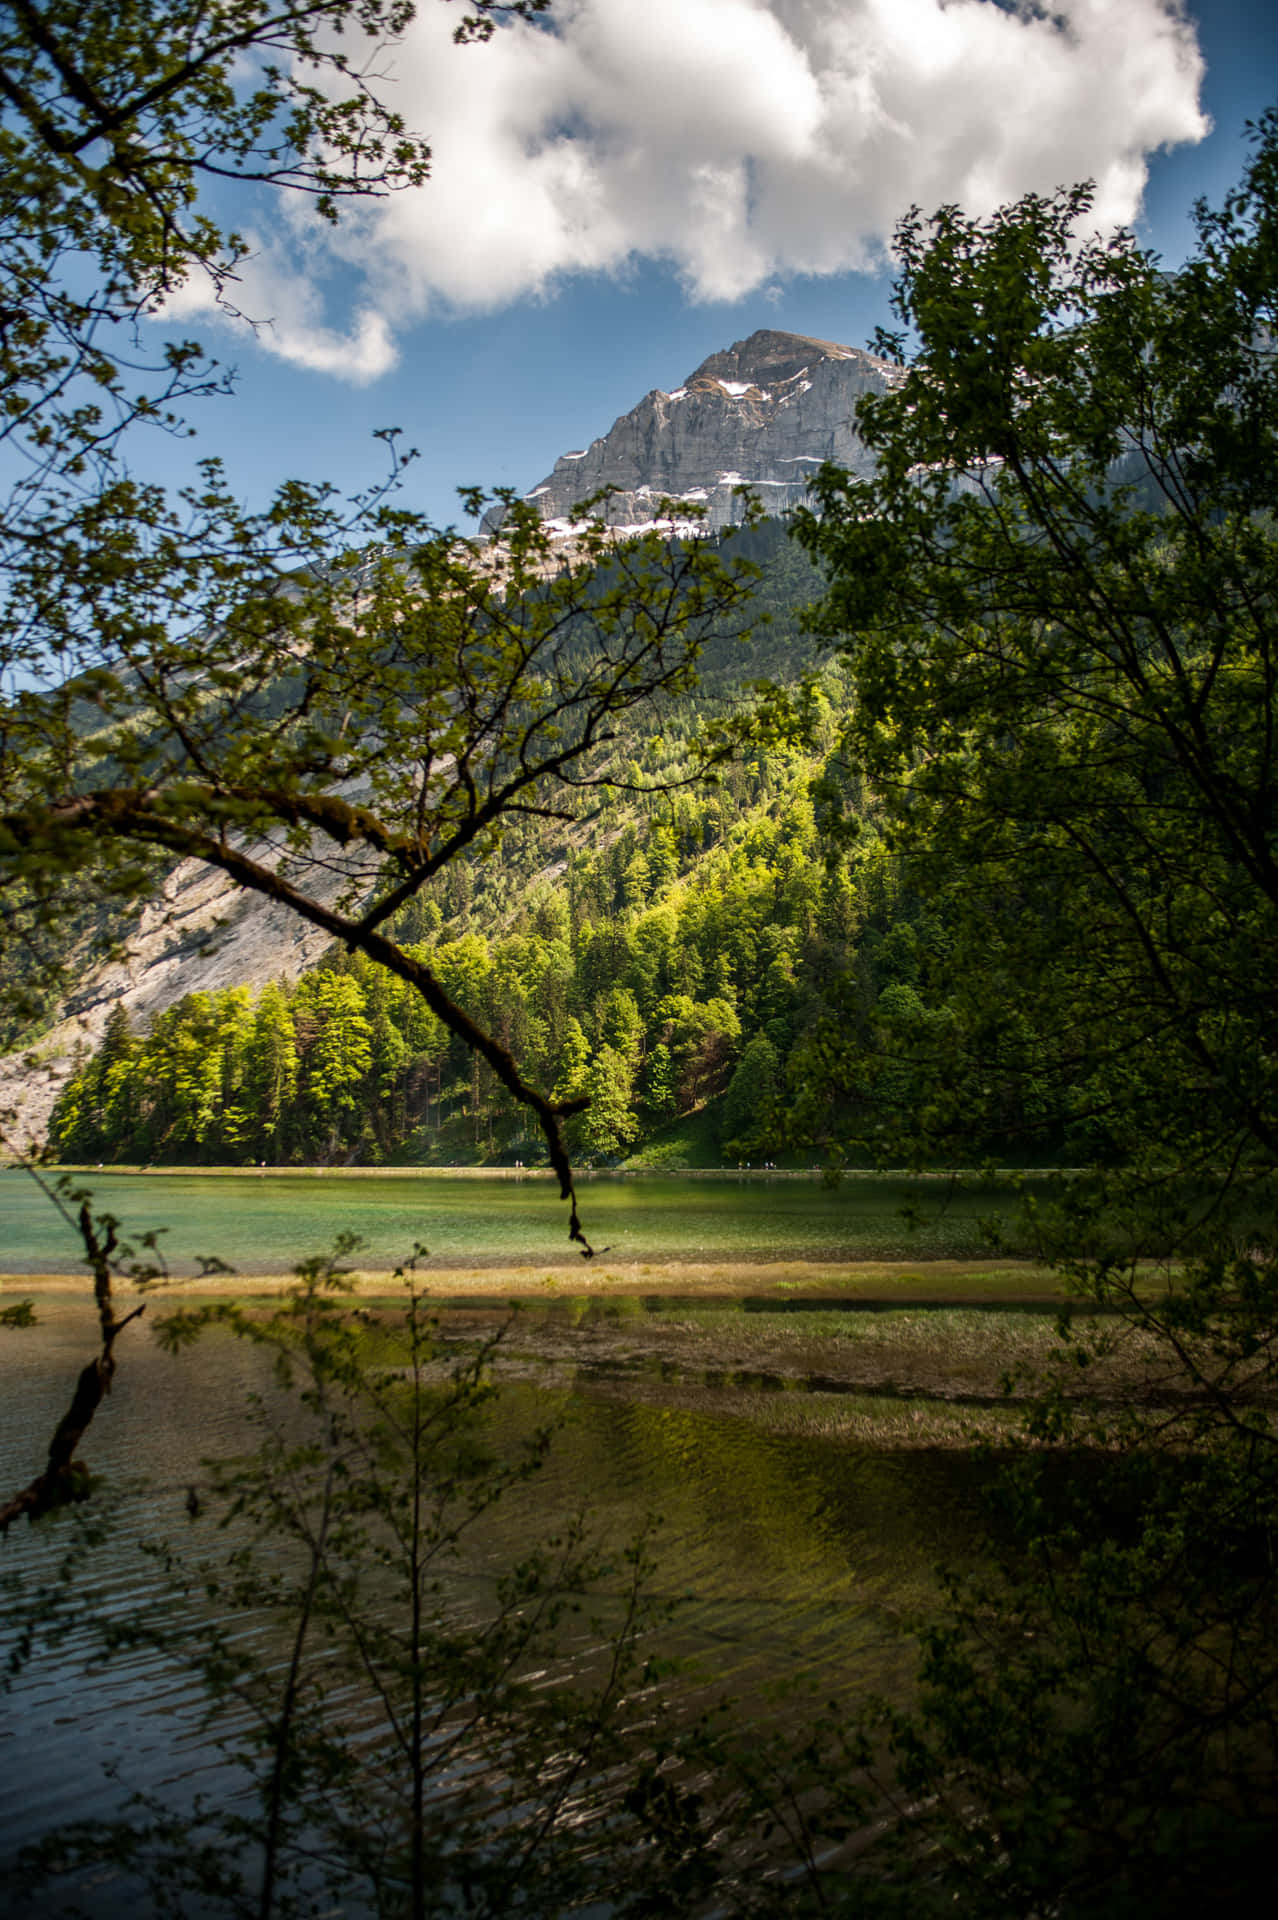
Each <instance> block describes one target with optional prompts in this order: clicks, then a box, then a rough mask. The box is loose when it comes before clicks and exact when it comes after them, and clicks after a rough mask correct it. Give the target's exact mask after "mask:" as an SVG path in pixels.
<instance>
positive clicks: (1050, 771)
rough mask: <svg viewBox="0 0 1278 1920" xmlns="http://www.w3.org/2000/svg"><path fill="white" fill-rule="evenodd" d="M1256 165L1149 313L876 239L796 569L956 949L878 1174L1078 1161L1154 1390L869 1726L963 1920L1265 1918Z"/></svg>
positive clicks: (1090, 1286) (1270, 157) (1266, 1322)
mask: <svg viewBox="0 0 1278 1920" xmlns="http://www.w3.org/2000/svg"><path fill="white" fill-rule="evenodd" d="M1254 131H1255V134H1256V140H1255V151H1254V155H1253V158H1252V160H1251V163H1250V165H1249V166H1248V168H1247V171H1246V173H1245V176H1244V179H1243V182H1242V185H1241V186H1240V188H1239V189H1238V190H1237V192H1235V193H1234V194H1232V195H1231V196H1230V197H1229V198H1228V199H1227V201H1226V203H1225V205H1224V207H1223V209H1222V210H1220V211H1219V212H1211V211H1209V210H1207V209H1206V208H1204V207H1200V208H1199V210H1198V226H1199V248H1198V252H1197V255H1196V257H1195V258H1194V259H1193V260H1191V261H1190V263H1189V264H1188V265H1187V266H1186V267H1185V268H1184V269H1182V270H1181V271H1180V272H1178V273H1176V274H1172V275H1164V274H1163V273H1161V272H1160V271H1159V270H1158V267H1157V263H1156V262H1155V261H1154V260H1152V259H1151V258H1150V257H1148V256H1147V255H1145V254H1143V253H1141V252H1140V250H1139V249H1138V248H1137V247H1136V245H1135V243H1134V242H1133V241H1132V240H1130V238H1128V239H1123V238H1119V239H1117V240H1114V241H1111V242H1106V243H1101V242H1091V243H1086V244H1083V245H1079V244H1077V240H1076V234H1077V229H1078V226H1079V224H1080V223H1081V221H1082V220H1083V219H1085V217H1086V213H1087V209H1088V205H1089V196H1088V193H1087V191H1086V190H1085V189H1076V190H1074V191H1072V192H1063V193H1060V194H1058V195H1056V196H1053V197H1051V198H1048V199H1043V198H1040V197H1037V196H1031V197H1030V198H1028V199H1026V200H1025V201H1022V202H1021V203H1019V204H1018V205H1016V206H1013V207H1008V208H1004V209H1003V210H1002V211H1001V212H1000V213H998V214H996V215H995V216H994V217H993V218H992V219H991V220H989V221H987V222H979V221H973V220H969V219H968V218H966V217H965V216H964V215H963V214H962V213H961V212H960V211H959V210H957V209H955V208H947V209H944V210H942V212H940V213H939V214H938V215H936V216H935V218H934V219H933V220H932V221H931V222H926V221H924V220H923V219H922V218H921V217H918V216H914V217H912V218H911V219H910V220H908V221H907V222H906V223H905V225H904V227H903V228H902V230H901V232H900V234H899V236H898V245H899V250H900V256H901V259H902V261H903V263H904V272H903V277H902V280H901V282H900V285H899V287H898V291H897V310H898V313H899V316H900V318H901V320H902V322H903V324H904V327H905V328H906V329H907V330H911V331H912V332H913V333H914V334H915V336H916V339H917V345H918V351H917V352H916V353H915V354H914V357H913V359H912V362H911V365H910V368H909V370H908V372H907V373H906V374H905V376H904V378H903V380H902V383H901V385H900V388H899V389H898V390H897V391H895V392H894V393H893V394H891V395H888V396H884V397H882V398H872V399H870V400H867V401H866V403H865V404H864V407H863V410H862V415H861V423H862V427H863V431H864V432H865V434H866V437H867V439H868V441H869V442H870V444H871V445H872V446H873V448H874V451H875V453H876V455H877V458H878V462H879V466H878V472H877V474H876V476H875V477H874V478H873V479H870V480H867V481H857V480H853V479H851V478H849V476H847V475H846V474H838V473H835V472H834V471H831V470H827V471H826V472H825V473H824V474H823V475H822V477H821V480H820V481H819V483H818V495H819V499H820V504H821V507H822V509H823V517H821V518H817V517H816V516H815V515H809V516H807V517H806V518H805V519H804V520H803V522H802V525H801V528H800V537H801V538H802V539H803V541H804V543H805V544H806V545H807V547H808V548H809V550H810V551H812V552H813V553H814V554H817V555H819V556H820V558H821V559H822V561H823V563H824V564H825V565H826V567H827V569H828V570H829V573H830V586H829V591H828V594H827V596H826V598H825V600H824V602H823V603H822V605H821V608H820V609H819V612H818V615H817V616H816V624H817V625H818V627H819V629H820V630H821V631H822V632H823V633H824V634H826V635H827V636H829V637H831V638H834V637H840V643H841V645H842V648H843V651H844V653H845V656H846V658H847V659H848V661H849V663H850V667H851V672H852V677H853V682H854V693H855V701H854V706H853V709H852V712H851V716H850V720H849V730H848V740H849V750H850V752H851V753H852V754H853V755H854V757H855V760H856V762H857V764H858V765H859V766H860V767H861V768H863V769H864V770H865V771H866V773H867V774H868V775H869V777H870V778H871V779H872V780H873V781H874V782H875V783H876V784H877V786H878V788H879V791H880V793H881V795H882V798H883V805H884V810H885V831H886V832H887V834H888V837H889V842H890V844H891V845H892V847H893V848H894V850H895V851H896V853H897V855H898V857H899V858H900V859H901V860H902V862H903V863H904V864H905V866H906V868H907V870H908V872H909V874H910V876H911V880H912V884H913V885H914V886H915V887H916V888H917V889H918V890H919V892H920V893H921V894H922V896H923V898H924V900H925V901H926V902H928V903H929V904H930V905H931V906H932V907H933V908H934V910H935V911H936V912H937V914H938V916H939V917H940V918H941V919H942V921H943V924H944V926H945V928H946V932H947V942H946V946H945V948H944V949H943V950H939V951H937V952H936V953H935V954H934V956H933V961H934V966H933V984H934V985H935V986H936V987H938V988H939V989H940V990H941V991H942V992H943V993H944V995H945V1018H944V1019H943V1020H940V1021H936V1020H933V1021H928V1020H925V1019H914V1020H910V1019H903V1020H902V1021H901V1023H900V1027H899V1038H900V1043H901V1049H902V1053H903V1056H904V1058H905V1059H906V1060H908V1061H909V1062H910V1064H911V1067H912V1070H913V1071H914V1072H915V1073H916V1074H918V1075H919V1076H920V1077H921V1081H922V1086H923V1097H922V1098H920V1099H919V1100H918V1101H917V1103H916V1104H915V1105H914V1106H913V1107H912V1108H911V1109H903V1110H902V1111H901V1113H900V1115H899V1121H898V1125H897V1127H896V1129H895V1137H896V1139H897V1140H898V1141H902V1142H904V1143H905V1144H906V1145H907V1146H908V1147H910V1148H912V1150H913V1151H914V1152H915V1153H916V1154H919V1155H925V1154H930V1153H943V1152H945V1150H946V1147H947V1144H948V1143H951V1142H953V1141H954V1140H955V1139H956V1138H957V1137H961V1135H962V1134H963V1133H964V1132H965V1131H966V1130H967V1129H969V1128H971V1126H972V1124H973V1117H974V1116H977V1115H980V1114H981V1113H983V1112H984V1113H988V1112H989V1111H990V1110H991V1107H992V1106H997V1105H998V1104H999V1103H1000V1102H1002V1101H1003V1100H1004V1099H1005V1097H1006V1092H1007V1089H1008V1088H1009V1087H1018V1088H1019V1089H1020V1094H1019V1110H1020V1112H1021V1113H1022V1114H1023V1115H1024V1116H1025V1117H1026V1123H1027V1124H1028V1125H1031V1126H1033V1125H1034V1124H1037V1126H1038V1128H1039V1129H1040V1131H1041V1130H1043V1129H1047V1128H1050V1127H1051V1126H1065V1127H1068V1128H1069V1129H1070V1130H1071V1131H1072V1132H1073V1135H1074V1137H1075V1138H1076V1139H1078V1140H1079V1141H1080V1143H1082V1144H1083V1146H1084V1154H1083V1158H1084V1159H1085V1160H1086V1162H1087V1165H1086V1167H1085V1168H1084V1170H1082V1171H1081V1172H1079V1173H1078V1174H1076V1175H1075V1176H1074V1177H1073V1178H1071V1179H1069V1180H1067V1181H1065V1182H1062V1183H1061V1188H1060V1192H1061V1195H1062V1197H1061V1199H1060V1202H1059V1204H1054V1205H1053V1206H1052V1207H1051V1209H1047V1208H1042V1209H1040V1210H1039V1212H1038V1214H1037V1215H1036V1217H1035V1226H1036V1229H1037V1233H1038V1238H1039V1243H1040V1245H1041V1246H1042V1248H1043V1250H1044V1253H1045V1254H1046V1255H1047V1256H1048V1257H1049V1258H1051V1259H1052V1260H1053V1261H1054V1262H1055V1264H1057V1265H1058V1266H1059V1267H1061V1268H1062V1269H1063V1270H1064V1271H1065V1272H1066V1273H1067V1274H1068V1275H1069V1276H1070V1278H1071V1279H1072V1280H1073V1282H1074V1284H1075V1286H1076V1288H1077V1290H1078V1291H1080V1292H1081V1293H1082V1294H1084V1295H1085V1296H1087V1297H1088V1298H1089V1299H1090V1300H1091V1301H1092V1302H1093V1303H1094V1304H1095V1305H1096V1306H1099V1307H1100V1308H1102V1309H1104V1310H1106V1312H1107V1314H1108V1315H1109V1317H1108V1318H1102V1319H1100V1320H1097V1321H1093V1322H1091V1323H1090V1324H1091V1327H1092V1330H1093V1338H1094V1339H1099V1340H1102V1341H1106V1340H1110V1339H1113V1338H1129V1339H1130V1338H1131V1337H1132V1336H1133V1335H1139V1336H1140V1337H1141V1338H1142V1339H1143V1340H1144V1341H1145V1342H1146V1343H1147V1346H1148V1350H1149V1352H1150V1354H1151V1355H1152V1356H1153V1358H1152V1359H1151V1363H1150V1367H1149V1372H1148V1378H1147V1381H1146V1384H1145V1387H1144V1390H1143V1391H1132V1392H1131V1393H1130V1394H1129V1395H1128V1396H1127V1397H1126V1400H1125V1403H1124V1404H1123V1406H1121V1407H1119V1408H1115V1407H1106V1406H1104V1405H1103V1404H1098V1405H1097V1406H1096V1407H1095V1409H1094V1410H1093V1413H1092V1416H1091V1417H1090V1418H1083V1417H1082V1416H1081V1414H1080V1410H1079V1408H1078V1405H1077V1403H1074V1404H1073V1405H1072V1406H1070V1407H1068V1408H1067V1406H1066V1403H1065V1402H1064V1401H1063V1400H1061V1399H1059V1398H1057V1397H1054V1396H1053V1395H1052V1394H1050V1393H1049V1394H1047V1395H1046V1397H1045V1398H1044V1400H1043V1401H1042V1404H1041V1406H1040V1408H1039V1410H1038V1413H1037V1416H1036V1424H1035V1426H1034V1427H1033V1428H1032V1430H1031V1433H1030V1434H1029V1436H1028V1439H1029V1442H1030V1452H1029V1457H1028V1459H1027V1461H1026V1463H1025V1465H1024V1469H1023V1474H1022V1477H1021V1478H1020V1480H1019V1481H1018V1483H1017V1486H1016V1490H1015V1493H1014V1497H1013V1498H1012V1503H1011V1514H1010V1520H1009V1526H1010V1535H1009V1539H1010V1542H1011V1548H1010V1550H1009V1554H1008V1559H1007V1565H1006V1567H1005V1568H1004V1571H1003V1577H1002V1578H1001V1579H1000V1578H998V1577H997V1576H995V1575H993V1574H992V1575H991V1577H990V1579H989V1580H988V1581H986V1582H985V1583H984V1585H983V1586H974V1585H960V1586H959V1587H957V1588H956V1590H955V1596H954V1611H953V1617H952V1620H951V1624H950V1625H949V1626H946V1627H942V1628H940V1629H939V1630H937V1631H936V1632H934V1633H932V1634H930V1635H929V1636H928V1637H927V1639H926V1641H925V1648H926V1659H925V1666H924V1681H925V1695H924V1702H923V1709H922V1712H921V1714H920V1715H919V1716H915V1717H914V1718H912V1719H905V1720H901V1721H899V1722H898V1723H897V1741H898V1746H899V1750H900V1753H901V1756H902V1760H903V1766H904V1774H903V1784H904V1787H905V1789H906V1791H907V1793H909V1794H912V1795H913V1796H915V1797H916V1798H915V1806H916V1812H915V1814H914V1815H913V1817H912V1818H911V1820H910V1821H909V1822H908V1823H907V1826H906V1829H905V1830H904V1831H905V1832H906V1833H907V1834H908V1833H909V1831H910V1830H911V1829H912V1830H913V1833H914V1835H915V1845H916V1847H917V1851H916V1853H915V1855H914V1869H913V1871H914V1872H915V1874H916V1875H917V1876H919V1885H920V1888H924V1887H926V1886H927V1884H928V1882H929V1879H930V1880H931V1881H932V1883H933V1885H934V1887H935V1889H936V1891H937V1892H938V1895H939V1897H940V1898H941V1900H942V1903H944V1900H945V1899H946V1898H951V1899H953V1898H957V1899H958V1900H960V1901H961V1902H962V1904H963V1910H964V1911H965V1912H973V1913H988V1914H991V1915H994V1914H999V1915H1004V1914H1022V1915H1025V1916H1030V1915H1038V1914H1042V1913H1047V1912H1051V1913H1058V1914H1061V1915H1072V1914H1078V1915H1082V1914H1088V1915H1096V1914H1104V1915H1107V1916H1114V1920H1118V1917H1119V1916H1128V1915H1131V1916H1134V1915H1137V1914H1143V1913H1148V1912H1151V1911H1154V1910H1156V1911H1158V1912H1159V1913H1169V1914H1170V1913H1189V1912H1193V1911H1196V1910H1201V1908H1202V1907H1203V1906H1207V1907H1209V1908H1210V1910H1211V1911H1213V1912H1230V1913H1233V1912H1238V1913H1242V1912H1252V1911H1254V1909H1255V1906H1256V1905H1257V1903H1258V1902H1259V1901H1261V1899H1262V1898H1263V1896H1264V1895H1266V1894H1268V1895H1269V1897H1270V1898H1272V1891H1273V1886H1274V1880H1275V1869H1274V1867H1273V1864H1272V1858H1271V1850H1270V1848H1269V1845H1268V1837H1269V1835H1270V1834H1271V1833H1272V1823H1273V1820H1274V1817H1275V1813H1276V1812H1278V1662H1275V1658H1274V1652H1273V1648H1274V1629H1275V1602H1276V1600H1278V1588H1276V1587H1275V1569H1276V1567H1278V1420H1276V1417H1275V1414H1276V1408H1278V1370H1276V1368H1275V1358H1276V1356H1278V1230H1276V1229H1275V1223H1274V1207H1275V1200H1274V1194H1275V1176H1276V1175H1278V1123H1276V1121H1275V1113H1276V1112H1278V1100H1276V1097H1275V1096H1276V1094H1278V1078H1276V1075H1278V1052H1276V1051H1275V1047H1274V1033H1275V1023H1276V1017H1278V975H1276V973H1275V968H1274V955H1275V953H1276V952H1278V869H1276V868H1275V865H1274V859H1273V837H1274V827H1275V820H1276V819H1278V785H1276V784H1275V776H1276V769H1275V760H1274V753H1273V739H1274V722H1275V714H1276V712H1278V688H1276V686H1275V667H1276V666H1278V599H1276V597H1275V593H1276V583H1278V534H1276V531H1275V525H1276V523H1275V509H1276V508H1278V360H1276V357H1275V354H1274V348H1273V342H1274V336H1275V328H1276V326H1278V114H1276V113H1272V112H1271V113H1270V114H1269V115H1267V116H1266V117H1265V119H1264V120H1263V122H1262V123H1261V125H1260V127H1259V128H1258V129H1255V130H1254ZM904 343H905V335H904V334H902V336H900V338H899V340H898V341H897V347H898V351H903V350H904ZM829 1044H830V1050H831V1059H832V1062H833V1063H834V1065H835V1066H836V1067H837V1062H838V1060H839V1059H840V1057H841V1054H840V1041H839V1038H838V1036H837V1035H833V1034H832V1035H831V1036H830V1042H829ZM1036 1116H1037V1119H1036ZM1090 1346H1091V1342H1090V1341H1089V1340H1085V1339H1082V1338H1080V1337H1079V1335H1078V1330H1077V1328H1075V1329H1074V1338H1073V1339H1072V1341H1071V1342H1070V1344H1069V1346H1068V1347H1067V1348H1066V1349H1065V1358H1066V1362H1067V1363H1068V1364H1073V1365H1075V1366H1077V1367H1082V1368H1083V1369H1084V1373H1083V1378H1084V1379H1085V1378H1086V1373H1085V1368H1086V1364H1087V1361H1088V1359H1089V1353H1090ZM1045 1447H1050V1449H1051V1451H1050V1452H1046V1453H1041V1452H1039V1451H1037V1450H1038V1449H1042V1448H1045Z"/></svg>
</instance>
